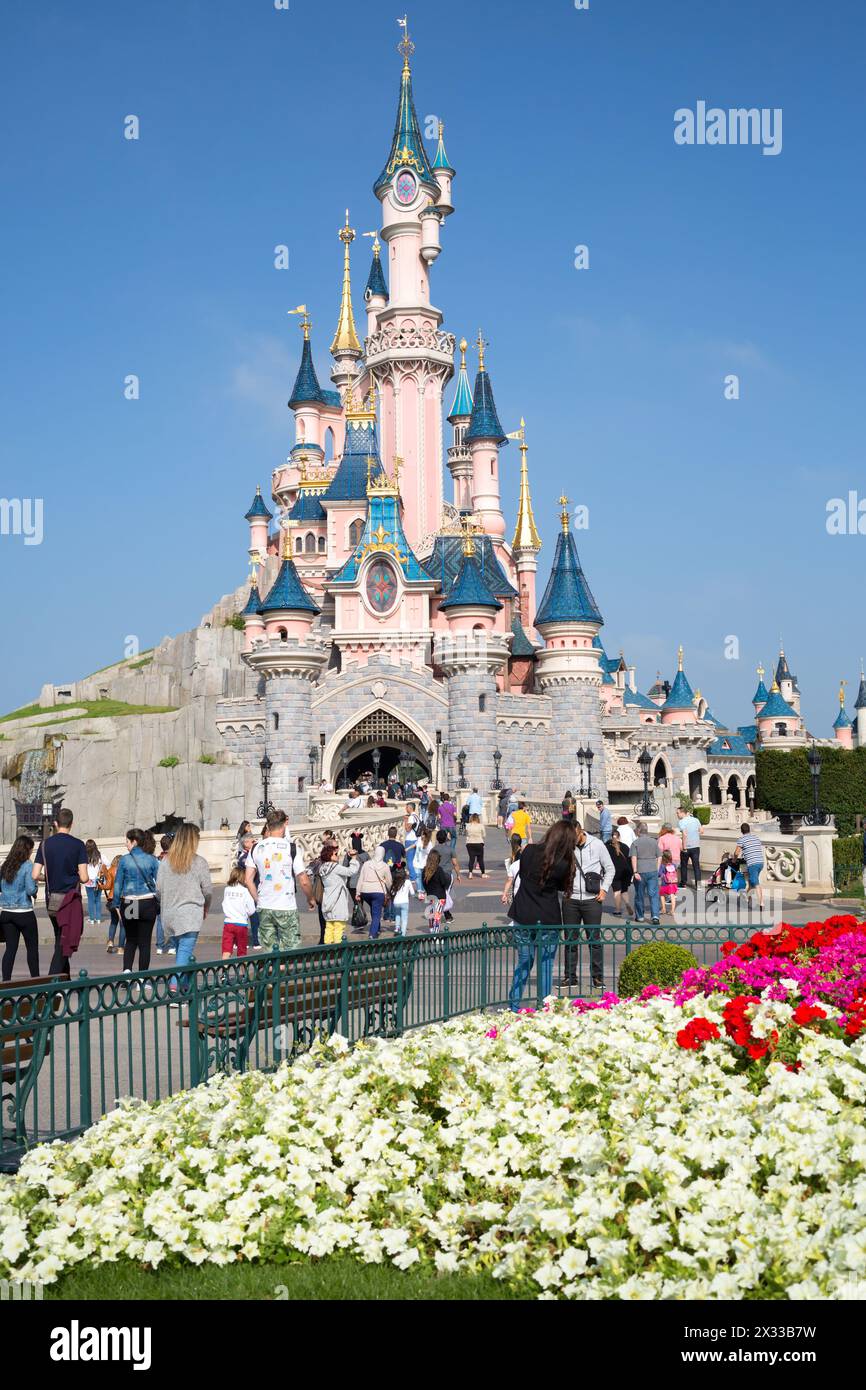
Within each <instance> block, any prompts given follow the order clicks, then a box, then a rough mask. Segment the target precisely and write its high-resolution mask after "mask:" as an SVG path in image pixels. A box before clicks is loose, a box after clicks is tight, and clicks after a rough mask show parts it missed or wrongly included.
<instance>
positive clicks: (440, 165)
mask: <svg viewBox="0 0 866 1390" xmlns="http://www.w3.org/2000/svg"><path fill="white" fill-rule="evenodd" d="M444 137H445V122H444V121H440V122H439V144H438V145H437V146H436V153H435V155H434V156H433V163H432V165H431V168H432V170H433V177H434V178H435V180H436V182H437V183H438V185H439V202H438V203H437V205H436V206H437V207H438V208H439V211H440V212H441V214H442V216H443V217H450V216H451V214H452V212H453V211H454V204H453V203H452V201H451V180H452V179H453V178H454V176H455V175H454V170H453V169H452V168H451V165H450V164H449V163H448V156H447V154H446V153H445V138H444Z"/></svg>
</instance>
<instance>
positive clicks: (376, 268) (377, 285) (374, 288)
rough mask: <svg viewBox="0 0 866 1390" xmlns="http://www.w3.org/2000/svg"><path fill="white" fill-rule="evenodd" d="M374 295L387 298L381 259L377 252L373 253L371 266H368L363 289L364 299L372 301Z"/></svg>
mask: <svg viewBox="0 0 866 1390" xmlns="http://www.w3.org/2000/svg"><path fill="white" fill-rule="evenodd" d="M374 294H380V295H381V296H382V298H383V299H387V298H388V286H387V285H386V284H385V272H384V270H383V269H382V258H381V257H380V255H379V252H378V251H377V250H374V252H373V264H372V265H371V266H370V274H369V275H368V276H367V284H366V285H365V287H364V298H365V299H372V297H373V295H374Z"/></svg>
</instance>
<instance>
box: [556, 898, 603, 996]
mask: <svg viewBox="0 0 866 1390" xmlns="http://www.w3.org/2000/svg"><path fill="white" fill-rule="evenodd" d="M602 911H603V907H602V904H601V903H600V902H599V901H598V899H597V898H580V899H578V898H564V899H563V903H562V920H563V922H564V923H566V924H567V925H569V926H572V925H576V926H582V927H583V931H584V935H585V936H586V939H587V941H588V942H589V975H590V979H591V980H592V987H593V989H599V988H600V987H601V986H602V985H603V984H604V952H603V950H602V945H601V941H600V939H599V936H600V934H599V932H597V931H595V930H594V928H595V927H597V926H598V925H599V923H600V922H601V914H602ZM574 935H575V936H578V935H579V933H578V932H575V933H574ZM579 955H580V947H579V946H566V948H565V978H566V980H567V981H568V983H569V984H572V985H576V984H577V965H578V957H579Z"/></svg>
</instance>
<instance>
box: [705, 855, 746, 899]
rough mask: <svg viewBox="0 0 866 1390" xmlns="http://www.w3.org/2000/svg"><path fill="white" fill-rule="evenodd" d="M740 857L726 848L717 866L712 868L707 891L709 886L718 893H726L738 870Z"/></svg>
mask: <svg viewBox="0 0 866 1390" xmlns="http://www.w3.org/2000/svg"><path fill="white" fill-rule="evenodd" d="M740 862H741V861H740V857H739V855H737V854H730V853H729V852H728V851H727V850H726V851H725V853H724V854H723V855H722V857H721V859H720V861H719V864H718V867H717V868H716V869H714V870H713V872H712V874H711V875H710V878H709V881H708V883H707V893H709V891H710V889H711V888H715V889H717V890H718V893H728V892H730V890H731V885H732V883H733V881H734V877H735V875H736V874H737V873H738V872H739V868H740Z"/></svg>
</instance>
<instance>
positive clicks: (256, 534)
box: [244, 487, 274, 560]
mask: <svg viewBox="0 0 866 1390" xmlns="http://www.w3.org/2000/svg"><path fill="white" fill-rule="evenodd" d="M273 515H274V514H273V512H272V511H269V510H268V507H267V504H266V502H265V499H264V497H262V490H261V488H260V487H257V488H256V495H255V497H254V498H253V500H252V504H251V506H250V509H249V511H248V512H247V513H246V515H245V517H244V520H245V521H248V522H249V524H250V559H251V560H253V559H254V558H255V557H257V556H260V557H261V559H262V560H264V559H265V556H266V555H267V553H268V522H269V521H272V520H273Z"/></svg>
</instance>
